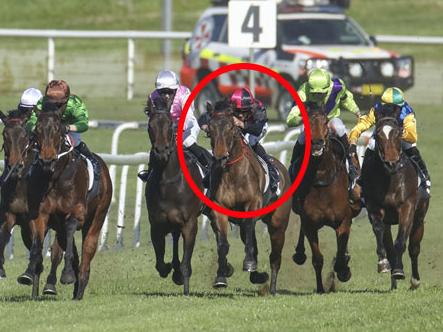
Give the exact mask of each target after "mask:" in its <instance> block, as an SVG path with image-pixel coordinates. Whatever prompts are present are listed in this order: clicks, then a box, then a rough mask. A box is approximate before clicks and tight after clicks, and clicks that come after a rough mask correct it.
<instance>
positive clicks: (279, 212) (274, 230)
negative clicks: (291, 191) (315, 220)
mask: <svg viewBox="0 0 443 332" xmlns="http://www.w3.org/2000/svg"><path fill="white" fill-rule="evenodd" d="M207 112H208V115H209V118H210V120H209V124H208V134H209V136H210V139H211V147H212V153H213V155H214V158H215V161H214V165H213V170H212V171H211V181H210V183H211V185H210V187H211V188H210V191H211V196H212V197H211V199H213V200H214V201H215V202H216V203H217V204H218V205H221V206H223V207H225V208H228V209H235V210H238V211H253V210H257V209H260V208H262V207H264V206H266V205H267V204H268V203H269V202H270V198H271V195H272V194H271V192H270V189H269V188H266V174H265V170H264V168H263V166H262V165H261V164H260V161H259V159H258V158H257V156H256V154H255V153H254V152H253V150H252V149H251V147H249V145H248V144H247V143H245V141H244V137H243V135H242V133H241V131H240V128H238V127H237V126H235V124H234V119H233V110H232V108H231V105H230V104H229V102H228V101H227V100H222V101H218V102H216V103H215V105H214V106H212V105H211V104H210V103H208V105H207ZM273 163H274V165H275V167H276V168H277V170H278V172H279V177H280V186H281V191H282V192H284V191H286V190H287V189H288V188H289V186H290V179H289V175H288V172H287V170H286V168H285V167H284V166H283V164H281V163H280V162H279V161H278V160H275V159H274V160H273ZM290 212H291V204H290V202H285V203H283V204H282V205H281V206H280V207H278V208H277V209H276V210H274V211H273V212H271V213H269V214H267V215H265V216H262V217H261V219H262V221H263V222H264V223H265V224H266V225H267V228H268V232H269V236H270V239H271V247H272V250H271V254H270V257H269V259H270V264H271V270H272V273H271V287H270V292H271V294H275V293H276V288H277V275H278V271H279V269H280V264H281V252H282V249H283V245H284V242H285V231H286V228H287V226H288V221H289V214H290ZM212 215H213V217H214V222H213V223H212V226H213V229H214V231H215V232H216V238H217V251H218V264H219V266H218V271H217V276H216V279H215V283H214V286H215V287H226V286H227V280H226V277H228V276H229V273H230V271H229V270H230V267H229V264H228V262H227V259H226V257H227V255H228V251H229V243H228V238H227V231H228V224H229V221H231V222H234V223H238V224H239V226H240V235H241V238H242V241H243V242H244V244H245V253H246V255H245V259H244V261H243V270H245V271H249V272H251V274H250V281H251V282H253V283H264V282H266V280H267V279H268V275H267V273H266V272H263V273H259V272H257V255H258V250H257V240H256V237H255V223H256V220H257V219H254V218H253V219H241V220H239V219H230V218H228V216H226V215H224V214H221V213H219V212H217V211H212Z"/></svg>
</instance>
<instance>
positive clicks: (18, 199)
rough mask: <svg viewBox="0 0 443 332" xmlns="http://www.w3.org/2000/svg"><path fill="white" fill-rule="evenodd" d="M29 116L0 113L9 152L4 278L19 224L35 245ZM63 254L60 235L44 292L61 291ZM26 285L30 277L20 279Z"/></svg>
mask: <svg viewBox="0 0 443 332" xmlns="http://www.w3.org/2000/svg"><path fill="white" fill-rule="evenodd" d="M28 117H29V115H26V114H22V113H19V112H17V111H11V112H9V113H8V115H7V116H6V115H4V114H3V113H2V112H0V118H1V120H2V122H3V123H4V124H5V127H4V130H3V134H2V135H3V149H4V151H5V167H6V168H7V169H8V171H6V173H5V177H4V178H3V179H2V188H1V196H2V205H1V212H0V214H1V219H0V222H1V228H0V278H5V277H6V273H5V270H4V267H3V264H4V261H5V258H4V250H5V246H6V244H7V243H8V241H9V239H10V237H11V231H12V228H13V227H14V226H15V225H16V224H18V225H20V228H21V235H22V239H23V242H24V244H25V246H26V248H27V249H28V250H30V249H31V246H32V235H31V229H30V227H29V216H28V202H27V190H28V189H27V188H28V182H27V177H26V174H27V173H28V171H29V168H30V166H31V163H32V162H33V160H34V151H32V144H31V142H30V141H29V135H28V133H27V131H26V129H25V123H26V121H27V120H28ZM62 256H63V252H62V250H61V248H60V246H59V245H58V242H57V238H55V239H54V243H53V245H52V248H51V261H52V264H51V272H50V274H49V275H48V279H47V283H46V285H45V288H44V291H43V293H45V294H49V295H55V294H57V291H56V288H55V284H56V282H57V277H56V271H57V266H58V265H59V263H60V260H61V258H62ZM19 281H24V282H25V283H26V284H28V283H27V281H28V280H22V279H19Z"/></svg>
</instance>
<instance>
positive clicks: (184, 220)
mask: <svg viewBox="0 0 443 332" xmlns="http://www.w3.org/2000/svg"><path fill="white" fill-rule="evenodd" d="M169 109H170V106H169V105H167V104H166V103H163V101H162V100H161V99H157V100H156V101H155V102H154V103H150V104H149V105H148V108H147V111H148V113H147V114H148V116H149V121H148V134H149V139H150V141H151V145H152V148H151V154H150V159H151V160H150V161H149V162H150V164H151V165H152V174H151V176H150V177H149V179H148V181H147V184H146V189H145V197H146V206H147V208H148V213H149V223H150V224H151V240H152V244H153V246H154V250H155V256H156V264H155V268H156V269H157V271H158V272H159V274H160V276H161V277H162V278H166V277H167V276H168V274H169V273H170V272H171V270H172V269H174V273H173V274H172V280H173V281H174V283H175V284H177V285H183V292H184V294H185V295H188V294H189V279H190V277H191V274H192V267H191V259H192V252H193V250H194V244H195V237H196V235H197V228H198V225H197V218H198V216H199V215H200V213H201V209H202V203H201V201H200V200H199V199H198V197H197V196H196V195H195V194H194V193H193V192H192V190H191V188H190V187H189V186H188V184H187V183H186V180H185V179H184V176H183V173H182V171H181V169H180V164H179V162H178V156H177V145H176V133H175V128H174V122H173V120H172V116H171V112H170V111H169ZM186 159H187V165H188V168H189V170H190V173H191V174H192V177H193V179H194V181H195V182H196V183H197V184H199V186H200V188H203V187H202V185H201V183H202V174H201V173H200V171H199V169H198V166H197V164H196V162H195V160H194V159H193V158H189V156H186ZM169 233H172V238H173V258H172V264H171V263H165V261H164V255H165V236H166V235H167V234H169ZM180 235H181V236H182V237H183V259H182V262H181V264H180V260H179V257H178V241H179V239H180Z"/></svg>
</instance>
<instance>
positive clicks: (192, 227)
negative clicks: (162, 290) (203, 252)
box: [181, 217, 198, 295]
mask: <svg viewBox="0 0 443 332" xmlns="http://www.w3.org/2000/svg"><path fill="white" fill-rule="evenodd" d="M197 229H198V226H197V217H194V218H192V219H191V220H188V221H187V222H186V223H185V225H184V226H183V228H182V235H183V259H182V263H181V272H182V275H183V278H184V287H183V294H184V295H189V279H190V278H191V275H192V267H191V258H192V252H193V251H194V245H195V237H196V236H197Z"/></svg>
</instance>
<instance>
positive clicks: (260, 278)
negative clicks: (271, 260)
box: [249, 272, 269, 284]
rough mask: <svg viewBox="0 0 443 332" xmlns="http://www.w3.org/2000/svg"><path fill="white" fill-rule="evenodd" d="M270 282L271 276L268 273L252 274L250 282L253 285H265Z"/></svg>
mask: <svg viewBox="0 0 443 332" xmlns="http://www.w3.org/2000/svg"><path fill="white" fill-rule="evenodd" d="M268 280H269V274H267V273H266V272H251V274H250V275H249V281H251V283H253V284H264V283H265V282H266V281H268Z"/></svg>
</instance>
